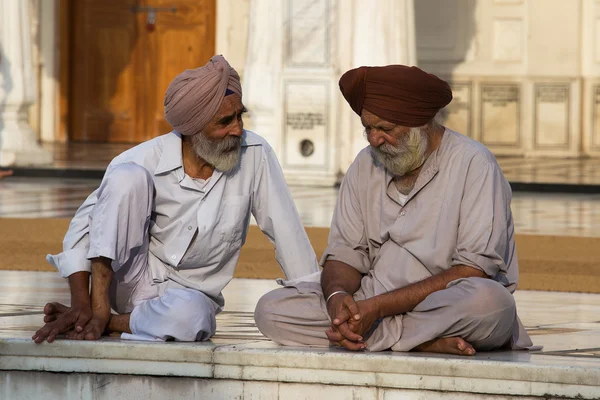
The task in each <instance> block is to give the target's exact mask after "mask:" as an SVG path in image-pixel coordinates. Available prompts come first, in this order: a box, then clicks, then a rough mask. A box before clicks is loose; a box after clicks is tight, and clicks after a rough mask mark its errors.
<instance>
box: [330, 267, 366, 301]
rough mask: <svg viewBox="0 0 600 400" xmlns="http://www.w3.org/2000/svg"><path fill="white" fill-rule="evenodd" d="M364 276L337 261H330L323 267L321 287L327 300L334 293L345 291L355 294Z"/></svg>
mask: <svg viewBox="0 0 600 400" xmlns="http://www.w3.org/2000/svg"><path fill="white" fill-rule="evenodd" d="M361 279H362V274H361V273H360V272H358V271H357V270H356V268H353V267H351V266H350V265H348V264H346V263H343V262H341V261H337V260H329V261H327V262H325V265H324V266H323V272H322V273H321V287H322V289H323V294H324V295H325V298H327V297H329V295H330V294H331V293H333V292H337V291H339V290H343V291H344V292H347V293H349V294H351V295H352V294H354V292H356V291H357V290H358V289H359V288H360V281H361Z"/></svg>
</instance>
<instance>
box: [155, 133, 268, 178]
mask: <svg viewBox="0 0 600 400" xmlns="http://www.w3.org/2000/svg"><path fill="white" fill-rule="evenodd" d="M181 144H182V140H181V134H180V133H179V132H177V131H171V132H169V133H167V134H166V135H164V136H163V146H162V154H161V156H160V161H159V162H158V167H156V171H155V172H154V175H159V174H162V173H164V172H169V171H172V170H174V169H177V168H181V167H183V159H182V154H181ZM261 144H262V143H261V142H260V140H259V139H258V137H257V135H249V134H248V131H246V130H244V134H243V136H242V147H248V146H259V145H261Z"/></svg>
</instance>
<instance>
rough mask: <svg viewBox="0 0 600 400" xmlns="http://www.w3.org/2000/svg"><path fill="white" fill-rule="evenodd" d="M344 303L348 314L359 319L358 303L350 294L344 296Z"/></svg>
mask: <svg viewBox="0 0 600 400" xmlns="http://www.w3.org/2000/svg"><path fill="white" fill-rule="evenodd" d="M344 305H345V306H346V307H347V308H348V311H349V313H350V315H352V317H353V318H354V319H355V320H357V321H358V320H359V319H360V311H359V309H358V305H357V304H356V302H355V301H354V298H353V297H352V296H346V297H345V298H344Z"/></svg>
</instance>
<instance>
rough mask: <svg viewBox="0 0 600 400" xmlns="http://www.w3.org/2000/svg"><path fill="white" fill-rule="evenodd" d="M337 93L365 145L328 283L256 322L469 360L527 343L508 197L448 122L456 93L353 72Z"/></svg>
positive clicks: (499, 177) (374, 347)
mask: <svg viewBox="0 0 600 400" xmlns="http://www.w3.org/2000/svg"><path fill="white" fill-rule="evenodd" d="M340 89H341V91H342V94H343V95H344V97H345V99H346V100H347V101H348V103H349V104H350V107H352V110H354V112H356V114H358V115H359V116H360V117H361V121H362V124H363V126H364V127H365V135H366V137H367V140H368V141H369V146H368V147H367V148H365V149H364V150H362V151H361V152H360V153H359V154H358V156H357V157H356V159H355V161H354V163H353V164H352V165H351V166H350V168H349V169H348V171H347V173H346V176H345V177H344V180H343V182H342V185H341V187H340V192H339V197H338V202H337V206H336V209H335V213H334V216H333V220H332V223H331V231H330V235H329V245H328V247H327V249H326V251H325V254H324V255H323V258H322V260H321V265H323V272H322V276H321V284H318V283H311V282H305V283H295V284H290V285H288V287H284V288H281V289H277V290H275V291H273V292H270V293H268V294H266V295H265V296H264V297H263V298H262V299H261V300H260V301H259V303H258V305H257V308H256V312H255V318H256V322H257V325H258V327H259V329H260V330H261V331H262V332H263V334H265V335H266V336H268V337H269V338H271V339H272V340H274V341H275V342H277V343H280V344H283V345H290V346H304V345H310V346H327V345H330V344H334V345H338V346H343V347H346V348H348V349H350V350H361V349H368V350H370V351H381V350H389V349H391V350H393V351H427V352H438V353H451V354H458V355H473V354H475V352H476V351H479V350H481V351H488V350H494V349H500V348H527V347H530V346H531V345H532V343H531V341H530V339H529V337H528V336H527V333H526V332H525V330H524V329H523V326H522V325H521V323H520V321H519V318H518V317H517V312H516V308H515V301H514V298H513V295H512V293H513V292H514V290H515V288H516V286H517V282H518V263H517V254H516V251H515V242H514V226H513V219H512V215H511V210H510V200H511V189H510V186H509V184H508V182H507V181H506V179H505V178H504V176H503V174H502V171H501V170H500V167H499V166H498V164H497V162H496V160H495V158H494V156H493V155H492V153H490V151H489V150H487V149H486V148H485V147H484V146H483V145H481V144H480V143H478V142H476V141H474V140H471V139H469V138H467V137H465V136H463V135H461V134H459V133H457V132H454V131H452V130H450V129H448V128H445V127H444V126H442V125H441V124H440V123H439V122H438V121H437V120H436V114H437V113H438V111H439V110H440V109H442V108H443V107H445V106H446V105H447V104H448V103H450V101H451V100H452V91H451V89H450V87H449V86H448V84H447V83H446V82H444V81H443V80H441V79H439V78H438V77H436V76H434V75H431V74H428V73H426V72H424V71H422V70H420V69H419V68H417V67H406V66H402V65H389V66H385V67H361V68H357V69H353V70H350V71H348V72H346V73H345V74H344V75H343V76H342V78H341V79H340Z"/></svg>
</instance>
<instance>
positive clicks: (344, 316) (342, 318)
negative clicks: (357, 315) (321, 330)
mask: <svg viewBox="0 0 600 400" xmlns="http://www.w3.org/2000/svg"><path fill="white" fill-rule="evenodd" d="M349 319H350V312H349V311H348V309H347V308H346V307H344V308H342V309H341V310H340V311H339V312H337V313H336V314H335V318H334V320H333V324H334V325H340V324H343V323H344V322H346V321H348V320H349Z"/></svg>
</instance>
